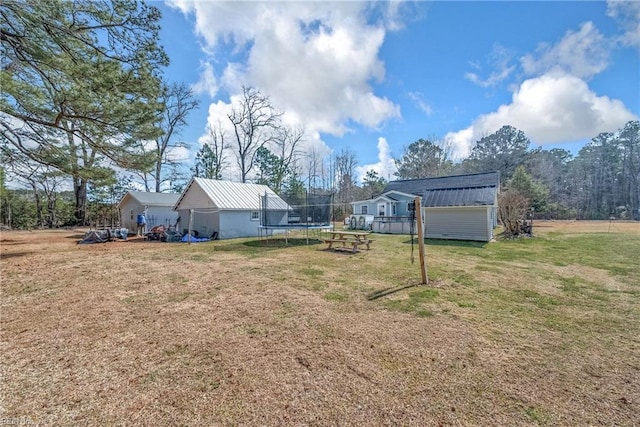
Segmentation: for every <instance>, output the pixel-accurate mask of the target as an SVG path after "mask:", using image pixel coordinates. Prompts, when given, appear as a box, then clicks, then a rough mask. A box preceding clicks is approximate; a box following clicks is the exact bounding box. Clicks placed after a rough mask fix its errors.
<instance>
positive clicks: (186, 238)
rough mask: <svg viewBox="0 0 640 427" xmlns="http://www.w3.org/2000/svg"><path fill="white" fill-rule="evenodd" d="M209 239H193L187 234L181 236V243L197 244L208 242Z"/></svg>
mask: <svg viewBox="0 0 640 427" xmlns="http://www.w3.org/2000/svg"><path fill="white" fill-rule="evenodd" d="M209 240H211V239H209V238H208V237H193V236H190V235H189V234H185V235H184V236H182V241H183V242H191V243H198V242H208V241H209Z"/></svg>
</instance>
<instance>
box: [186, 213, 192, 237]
mask: <svg viewBox="0 0 640 427" xmlns="http://www.w3.org/2000/svg"><path fill="white" fill-rule="evenodd" d="M192 227H193V209H189V231H188V233H189V237H187V241H188V242H189V244H191V228H192Z"/></svg>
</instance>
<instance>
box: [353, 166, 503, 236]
mask: <svg viewBox="0 0 640 427" xmlns="http://www.w3.org/2000/svg"><path fill="white" fill-rule="evenodd" d="M499 191H500V174H499V172H484V173H474V174H465V175H451V176H442V177H435V178H422V179H409V180H399V181H391V182H389V183H388V184H387V186H386V187H385V189H384V191H383V193H382V195H380V196H378V197H377V198H376V199H372V200H369V201H360V202H354V203H353V207H354V214H357V213H360V211H361V210H362V209H363V208H364V209H365V210H366V211H369V210H370V209H372V208H375V211H374V215H375V217H374V220H373V223H372V227H371V228H372V230H373V231H376V232H381V233H392V234H406V233H407V232H408V230H409V228H410V224H411V216H410V212H409V210H408V204H409V203H410V202H412V201H413V199H414V198H415V197H416V196H419V197H421V198H422V207H423V213H424V215H423V218H424V226H425V236H426V237H427V238H431V239H455V240H476V241H490V240H491V239H493V229H494V227H495V226H496V225H497V210H498V193H499ZM358 209H360V211H358Z"/></svg>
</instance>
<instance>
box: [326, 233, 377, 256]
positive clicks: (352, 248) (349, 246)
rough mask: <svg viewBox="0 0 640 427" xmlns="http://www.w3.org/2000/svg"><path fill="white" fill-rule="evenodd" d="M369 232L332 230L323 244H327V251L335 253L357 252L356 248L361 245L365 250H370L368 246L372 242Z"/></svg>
mask: <svg viewBox="0 0 640 427" xmlns="http://www.w3.org/2000/svg"><path fill="white" fill-rule="evenodd" d="M369 234H371V233H369V232H366V231H345V230H334V231H330V232H328V236H329V235H330V236H331V237H327V238H325V239H324V242H325V243H327V244H328V247H327V249H333V250H335V251H349V252H353V253H355V252H358V251H359V250H360V249H359V248H358V247H359V246H361V245H365V246H366V247H367V250H369V249H370V246H369V245H370V244H371V242H373V240H371V239H370V238H369Z"/></svg>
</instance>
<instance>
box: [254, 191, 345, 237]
mask: <svg viewBox="0 0 640 427" xmlns="http://www.w3.org/2000/svg"><path fill="white" fill-rule="evenodd" d="M276 198H277V199H276ZM278 199H279V200H278ZM282 200H284V201H285V202H286V204H287V208H286V210H282V209H281V203H282ZM332 202H333V195H331V194H328V195H310V194H305V196H304V198H301V197H298V198H292V197H287V196H275V195H270V194H265V195H264V196H261V198H260V225H259V226H258V231H259V234H260V239H261V240H262V239H265V240H266V242H267V245H268V244H269V238H273V236H274V235H284V240H285V245H287V244H288V243H289V234H290V233H291V232H292V231H304V236H305V238H306V241H307V244H309V237H310V234H311V236H312V237H313V236H314V235H316V236H317V237H318V238H319V237H320V233H321V232H322V231H329V230H332V229H333V224H332V222H331V217H332V215H333V203H332Z"/></svg>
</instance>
